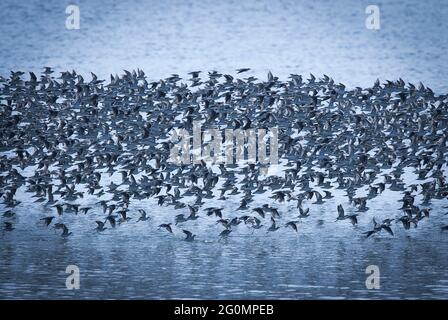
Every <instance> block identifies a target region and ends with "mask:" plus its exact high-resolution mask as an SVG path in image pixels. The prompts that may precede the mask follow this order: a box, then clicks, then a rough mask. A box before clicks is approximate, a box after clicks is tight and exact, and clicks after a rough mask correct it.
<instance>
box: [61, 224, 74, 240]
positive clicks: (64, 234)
mask: <svg viewBox="0 0 448 320" xmlns="http://www.w3.org/2000/svg"><path fill="white" fill-rule="evenodd" d="M71 235H72V232H69V231H68V228H67V226H65V225H64V226H63V227H62V234H61V236H62V237H63V238H66V237H69V236H71Z"/></svg>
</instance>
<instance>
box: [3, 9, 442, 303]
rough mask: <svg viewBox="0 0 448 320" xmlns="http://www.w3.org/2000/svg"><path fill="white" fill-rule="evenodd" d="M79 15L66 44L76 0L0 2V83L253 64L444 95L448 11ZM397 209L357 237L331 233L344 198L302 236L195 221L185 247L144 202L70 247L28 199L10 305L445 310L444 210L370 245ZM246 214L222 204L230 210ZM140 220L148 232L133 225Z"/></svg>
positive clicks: (11, 246) (6, 287)
mask: <svg viewBox="0 0 448 320" xmlns="http://www.w3.org/2000/svg"><path fill="white" fill-rule="evenodd" d="M70 3H71V2H70ZM77 3H78V4H79V5H80V9H81V29H80V30H78V31H69V30H66V29H65V28H64V23H65V14H64V10H65V7H66V5H68V4H69V2H68V1H46V2H42V1H20V2H19V1H10V0H6V1H5V0H2V1H1V2H0V15H1V20H0V21H1V22H0V40H1V41H2V43H3V46H2V50H1V51H0V60H1V65H0V74H2V75H4V76H7V75H8V73H9V70H11V69H14V70H18V69H20V70H23V71H31V70H35V71H36V70H37V71H39V70H40V68H41V67H42V66H44V65H51V66H54V67H55V68H57V69H58V70H65V69H75V70H77V71H79V72H81V73H84V74H86V75H87V72H88V71H94V72H95V73H96V74H98V75H99V76H102V77H106V76H108V74H109V73H111V72H113V73H116V72H117V73H119V72H121V69H132V68H137V67H138V68H141V69H143V70H145V71H146V72H147V73H148V74H149V77H150V78H152V79H158V78H160V77H165V76H168V75H170V74H171V73H180V74H181V76H184V75H185V73H186V72H188V71H191V70H195V69H199V70H211V69H217V70H219V71H223V72H231V71H232V70H234V69H235V68H237V67H251V68H252V69H253V70H252V71H251V75H256V76H260V77H265V74H266V72H267V71H268V70H272V72H273V73H274V74H275V75H278V76H279V77H282V78H285V77H286V76H287V75H288V74H289V73H308V72H313V73H314V74H317V75H320V74H323V73H325V74H328V75H330V76H332V77H334V78H335V80H336V81H338V82H343V83H346V84H348V85H349V86H358V85H359V86H368V85H371V84H372V83H373V82H374V80H375V79H376V78H380V79H396V78H398V77H403V78H404V79H405V80H406V81H410V82H418V81H422V82H423V83H425V84H426V85H429V86H430V87H432V88H433V89H434V90H436V91H437V92H442V93H446V92H447V82H446V80H447V78H448V77H447V76H448V69H447V68H446V64H447V62H448V61H447V58H446V52H447V49H448V36H446V35H447V34H448V26H447V22H446V17H447V16H448V4H447V3H446V2H441V3H438V2H437V1H409V2H407V4H402V3H401V2H399V1H387V2H384V3H383V2H381V3H379V4H380V7H381V10H382V11H381V12H382V15H381V19H382V20H381V21H382V22H381V23H382V29H381V30H379V31H370V30H367V29H366V28H365V27H364V18H365V14H364V8H365V6H366V5H367V4H370V2H366V1H361V2H358V1H346V2H344V5H341V4H340V3H339V4H336V2H334V1H313V4H310V3H309V2H305V1H303V2H301V1H279V2H277V3H271V2H270V1H245V2H243V3H242V2H240V1H227V2H225V3H223V2H218V1H216V2H214V1H201V2H191V1H154V2H144V3H143V2H139V1H130V0H128V1H115V2H112V4H110V5H100V3H99V2H97V1H77ZM399 197H400V195H392V194H390V193H385V194H383V195H381V196H380V197H378V198H376V199H375V200H372V201H371V202H369V207H370V210H369V211H368V212H366V213H364V214H361V216H360V219H359V226H358V227H355V228H353V227H351V226H350V224H349V223H348V222H347V221H339V222H337V223H335V222H334V219H335V217H336V210H335V209H336V204H337V203H336V202H335V201H329V202H327V203H325V204H324V205H322V206H312V207H311V211H310V214H311V217H310V218H307V219H305V220H304V221H303V223H302V224H300V225H299V233H298V234H294V233H293V232H292V231H291V230H290V229H284V228H282V229H281V230H279V231H277V232H275V233H273V234H266V233H265V230H258V231H259V232H255V233H254V234H250V231H249V230H248V229H247V228H245V227H244V226H239V228H238V230H237V231H236V232H235V233H232V236H231V237H230V238H229V239H228V240H225V241H218V234H219V231H221V229H220V228H219V227H218V226H216V225H215V222H214V220H204V219H203V220H201V219H198V220H197V221H194V222H192V221H190V222H188V223H187V224H186V226H188V227H191V228H194V230H195V231H196V232H197V234H198V237H197V238H198V239H197V241H195V242H192V243H187V242H184V241H183V240H182V239H183V234H181V233H179V231H177V233H176V234H175V235H174V236H171V235H169V234H168V233H166V232H164V231H161V230H157V225H159V224H160V223H162V222H167V221H168V220H171V219H172V218H173V217H174V215H175V214H177V213H179V212H177V211H176V212H173V211H168V210H167V209H166V208H162V207H158V206H157V205H155V203H154V202H152V201H144V202H134V203H133V204H132V205H131V206H130V209H131V210H130V212H131V214H130V215H131V217H132V218H133V219H132V220H131V221H130V222H128V223H125V224H123V225H121V226H120V227H118V228H117V229H116V230H106V231H105V232H103V233H101V234H97V233H96V232H94V231H93V228H94V227H95V224H94V222H93V221H94V220H95V217H97V216H100V215H102V213H101V212H100V210H99V208H98V206H95V208H96V209H95V210H93V211H94V212H92V214H89V215H88V216H82V215H81V216H77V217H75V216H73V215H72V214H67V215H66V216H64V221H66V222H67V224H68V225H70V230H71V231H73V235H72V236H71V237H69V238H68V239H62V238H61V237H60V236H59V234H57V233H55V232H54V231H52V230H50V229H46V228H45V227H43V226H41V225H38V224H37V221H38V219H39V218H41V217H43V216H45V215H48V214H49V213H54V208H50V207H45V206H42V205H41V204H35V203H30V201H29V200H30V198H29V194H25V193H23V192H20V190H19V192H18V200H21V201H22V204H20V205H19V206H18V207H17V208H16V210H15V211H16V212H17V216H18V218H17V221H16V223H15V228H16V229H15V230H14V231H12V232H6V231H3V230H2V231H1V233H0V249H1V250H0V298H53V299H54V298H148V299H154V298H213V299H216V298H223V299H238V298H254V299H263V298H279V299H281V298H283V299H291V298H293V299H296V298H300V299H301V298H368V299H370V298H445V299H446V298H448V275H447V272H446V271H447V270H448V254H447V252H448V233H442V232H440V225H441V224H442V222H444V223H445V224H446V223H447V222H448V216H446V215H444V213H445V211H446V210H444V209H442V206H443V205H444V206H446V205H447V203H446V201H445V202H443V201H434V202H433V204H432V206H431V207H432V208H433V211H431V215H432V216H431V217H430V219H429V220H426V219H425V220H424V221H422V223H421V224H420V225H419V227H418V228H417V229H413V230H410V231H407V232H405V231H404V230H402V228H401V226H399V225H394V231H395V233H396V235H395V237H390V236H387V235H385V234H384V235H381V236H379V237H376V238H369V239H364V238H363V237H362V236H361V233H362V232H363V231H366V230H368V228H370V227H371V225H370V224H369V223H370V221H371V218H372V217H373V216H376V217H378V218H381V217H382V216H383V215H384V216H390V215H391V212H392V216H393V215H394V214H393V212H396V215H397V216H398V215H399V210H398V208H399V207H400V203H398V202H397V199H398V198H399ZM259 201H260V203H261V201H262V200H261V199H260V200H259ZM265 201H266V200H265ZM94 202H95V199H86V200H85V204H86V205H94ZM218 204H219V202H218ZM221 204H222V203H221ZM237 206H238V204H237V203H226V210H230V212H231V211H232V210H234V209H235V208H236V207H237ZM0 208H1V209H2V210H3V209H4V208H3V207H0ZM138 208H144V209H146V210H147V211H148V213H149V214H150V215H151V216H152V217H153V219H152V220H151V221H147V222H144V223H143V222H140V223H136V222H135V221H136V219H137V218H136V217H137V216H138V214H137V209H138ZM281 208H282V209H281V212H282V214H283V215H284V217H285V219H286V217H288V216H295V215H297V213H296V212H295V210H296V209H293V208H294V207H293V206H292V207H291V206H282V207H281ZM3 211H4V210H3ZM235 214H236V213H235ZM202 215H204V214H202ZM318 220H323V221H324V223H323V224H322V225H320V224H318ZM70 264H74V265H77V266H78V267H79V268H80V272H81V288H80V290H75V291H70V290H67V289H66V288H65V279H66V276H67V275H66V274H65V268H66V267H67V265H70ZM368 265H378V267H379V268H380V272H381V280H380V281H381V288H380V289H379V290H367V289H366V286H365V280H366V277H367V275H366V274H365V269H366V267H367V266H368Z"/></svg>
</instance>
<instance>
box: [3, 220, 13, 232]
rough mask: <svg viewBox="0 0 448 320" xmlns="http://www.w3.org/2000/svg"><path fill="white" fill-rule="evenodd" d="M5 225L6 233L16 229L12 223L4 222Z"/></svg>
mask: <svg viewBox="0 0 448 320" xmlns="http://www.w3.org/2000/svg"><path fill="white" fill-rule="evenodd" d="M3 225H4V229H5V230H6V231H12V230H14V229H15V228H14V227H13V225H12V223H11V222H4V223H3Z"/></svg>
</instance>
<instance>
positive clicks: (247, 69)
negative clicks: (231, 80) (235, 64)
mask: <svg viewBox="0 0 448 320" xmlns="http://www.w3.org/2000/svg"><path fill="white" fill-rule="evenodd" d="M249 70H250V68H240V69H236V73H243V72H246V71H249Z"/></svg>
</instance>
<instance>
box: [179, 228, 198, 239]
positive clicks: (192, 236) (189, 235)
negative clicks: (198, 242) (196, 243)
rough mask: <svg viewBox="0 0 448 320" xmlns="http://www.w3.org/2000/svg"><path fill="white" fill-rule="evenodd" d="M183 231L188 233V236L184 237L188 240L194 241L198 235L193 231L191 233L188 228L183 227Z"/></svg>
mask: <svg viewBox="0 0 448 320" xmlns="http://www.w3.org/2000/svg"><path fill="white" fill-rule="evenodd" d="M182 231H183V233H185V234H186V237H185V239H184V240H185V241H188V242H190V241H193V240H194V238H195V237H196V235H194V234H192V233H191V232H190V231H188V230H185V229H183V230H182Z"/></svg>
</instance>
